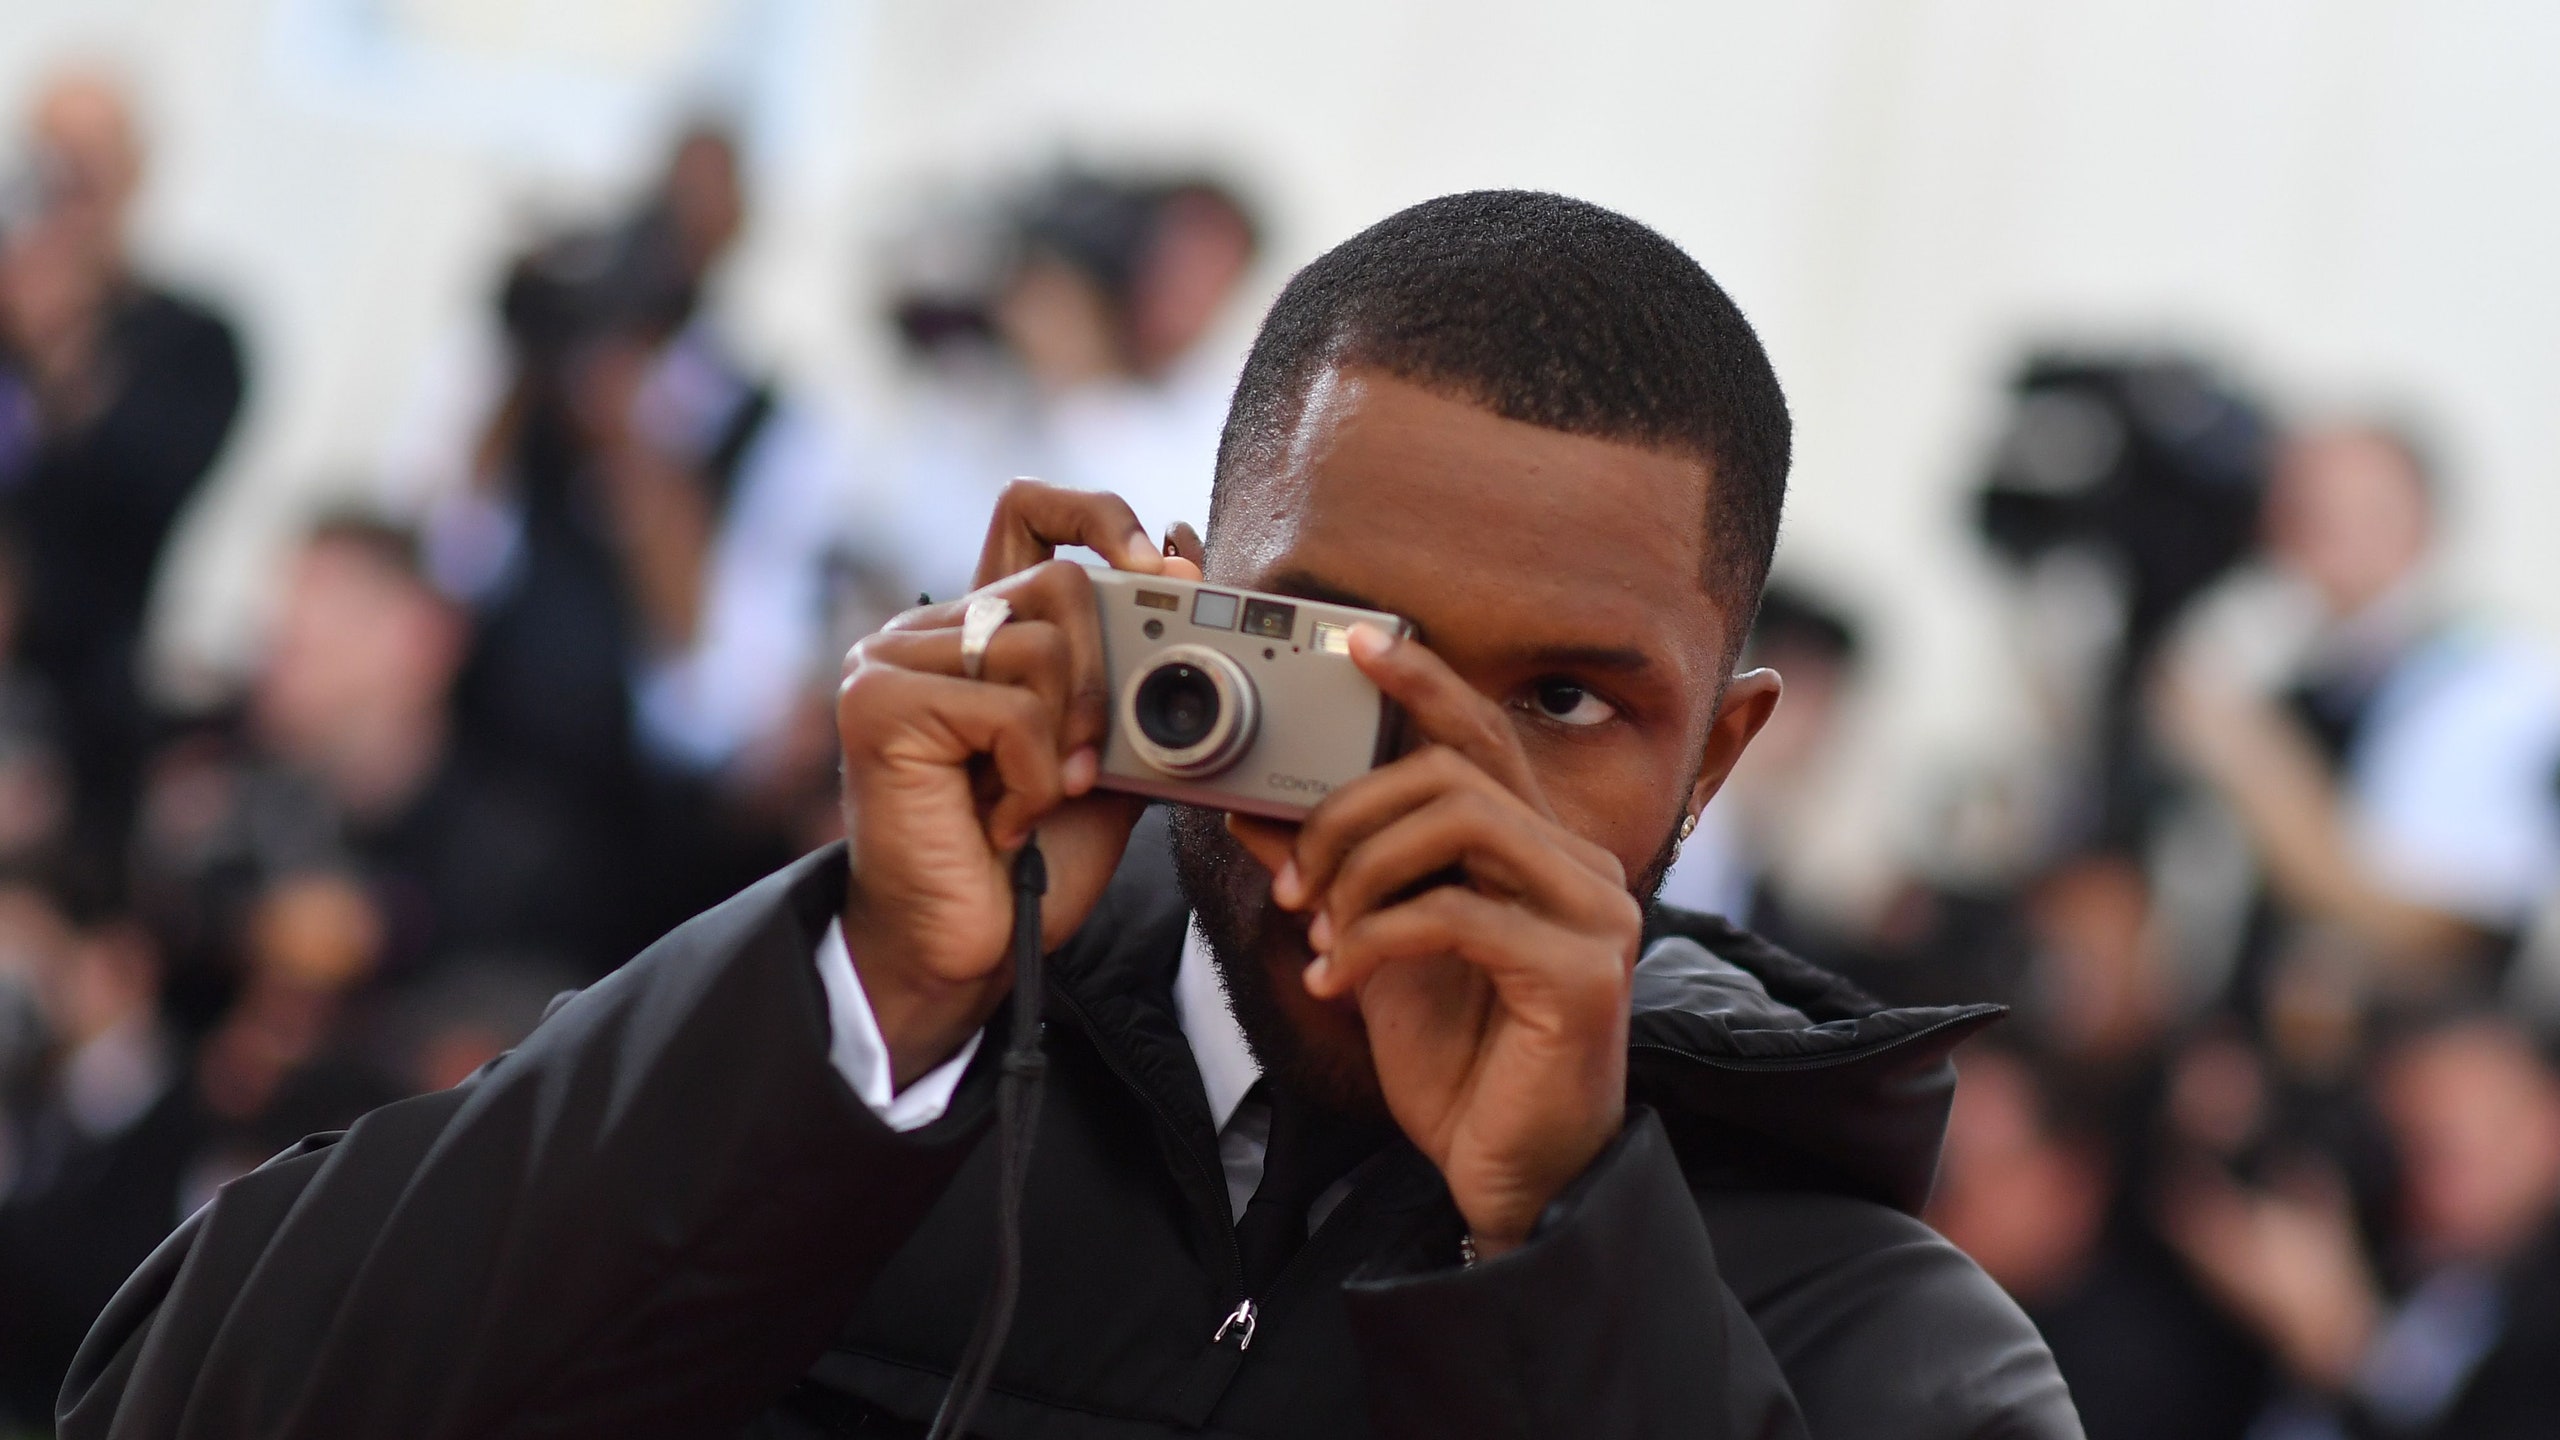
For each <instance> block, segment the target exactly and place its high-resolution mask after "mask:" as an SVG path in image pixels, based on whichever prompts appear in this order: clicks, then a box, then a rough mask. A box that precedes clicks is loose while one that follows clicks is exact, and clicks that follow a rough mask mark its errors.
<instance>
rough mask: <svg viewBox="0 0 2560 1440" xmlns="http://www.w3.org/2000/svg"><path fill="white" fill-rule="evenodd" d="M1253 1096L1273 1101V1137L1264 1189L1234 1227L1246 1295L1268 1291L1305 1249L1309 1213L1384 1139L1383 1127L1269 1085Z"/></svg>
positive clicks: (1267, 1152) (1255, 1194)
mask: <svg viewBox="0 0 2560 1440" xmlns="http://www.w3.org/2000/svg"><path fill="white" fill-rule="evenodd" d="M1254 1090H1255V1092H1256V1093H1259V1094H1261V1095H1263V1096H1266V1097H1268V1098H1269V1100H1270V1102H1271V1138H1270V1140H1269V1141H1268V1142H1267V1143H1266V1144H1265V1145H1264V1146H1263V1150H1262V1183H1261V1184H1260V1185H1257V1186H1255V1187H1254V1191H1253V1199H1252V1201H1251V1202H1249V1203H1248V1204H1247V1205H1246V1206H1245V1207H1244V1215H1243V1216H1242V1218H1240V1219H1238V1220H1237V1221H1236V1248H1237V1249H1238V1250H1239V1251H1241V1252H1243V1255H1244V1293H1245V1294H1247V1295H1260V1294H1261V1293H1262V1292H1263V1291H1264V1290H1265V1289H1267V1288H1269V1286H1270V1284H1271V1282H1272V1281H1273V1280H1274V1279H1276V1278H1278V1276H1279V1274H1280V1271H1281V1269H1282V1267H1284V1266H1286V1265H1287V1264H1288V1263H1289V1257H1290V1256H1292V1255H1295V1254H1297V1253H1298V1247H1299V1246H1301V1245H1304V1244H1305V1243H1306V1242H1307V1211H1308V1210H1309V1209H1311V1208H1313V1206H1314V1205H1315V1203H1316V1197H1317V1196H1319V1195H1322V1194H1323V1193H1324V1192H1325V1191H1326V1190H1328V1189H1330V1188H1332V1185H1333V1182H1335V1181H1336V1180H1339V1179H1341V1178H1342V1177H1343V1176H1345V1175H1347V1174H1349V1173H1351V1167H1352V1166H1354V1165H1357V1164H1359V1163H1360V1162H1361V1161H1363V1160H1365V1159H1367V1158H1368V1157H1369V1156H1370V1155H1371V1154H1372V1153H1374V1152H1375V1151H1376V1150H1377V1148H1378V1147H1379V1145H1381V1144H1382V1143H1384V1141H1385V1138H1386V1136H1385V1132H1384V1129H1383V1127H1381V1126H1378V1125H1374V1124H1363V1123H1361V1122H1359V1121H1357V1120H1348V1119H1345V1118H1343V1117H1342V1116H1340V1115H1336V1114H1334V1113H1332V1112H1331V1111H1327V1110H1320V1109H1318V1108H1316V1107H1315V1106H1313V1105H1309V1104H1307V1103H1305V1102H1304V1101H1301V1100H1298V1099H1297V1098H1296V1097H1294V1096H1292V1095H1290V1094H1289V1093H1288V1092H1286V1091H1284V1090H1280V1089H1277V1088H1275V1087H1273V1086H1271V1085H1270V1084H1269V1083H1268V1082H1257V1083H1256V1084H1255V1086H1254Z"/></svg>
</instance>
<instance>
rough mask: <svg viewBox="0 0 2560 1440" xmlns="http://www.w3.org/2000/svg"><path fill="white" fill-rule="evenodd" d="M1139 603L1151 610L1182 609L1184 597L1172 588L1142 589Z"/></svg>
mask: <svg viewBox="0 0 2560 1440" xmlns="http://www.w3.org/2000/svg"><path fill="white" fill-rule="evenodd" d="M1138 603H1139V604H1141V605H1144V606H1146V607H1147V608H1148V609H1150V610H1180V609H1181V608H1182V597H1181V596H1179V595H1176V594H1174V593H1173V592H1172V591H1170V590H1141V591H1139V592H1138Z"/></svg>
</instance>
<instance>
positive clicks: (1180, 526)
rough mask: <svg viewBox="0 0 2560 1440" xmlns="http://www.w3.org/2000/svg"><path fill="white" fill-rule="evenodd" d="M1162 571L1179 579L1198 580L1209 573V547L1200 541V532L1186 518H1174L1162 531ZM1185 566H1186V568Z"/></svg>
mask: <svg viewBox="0 0 2560 1440" xmlns="http://www.w3.org/2000/svg"><path fill="white" fill-rule="evenodd" d="M1164 554H1165V559H1166V561H1167V562H1169V563H1167V564H1166V566H1165V567H1164V573H1166V574H1167V575H1171V576H1173V577H1175V578H1176V579H1180V580H1198V579H1201V578H1203V577H1204V576H1206V575H1207V574H1208V573H1209V547H1208V546H1206V545H1204V544H1202V543H1200V532H1199V531H1197V530H1194V529H1192V528H1191V522H1190V521H1188V520H1176V521H1174V522H1173V528H1172V529H1170V530H1167V531H1166V532H1164ZM1186 567H1187V568H1186Z"/></svg>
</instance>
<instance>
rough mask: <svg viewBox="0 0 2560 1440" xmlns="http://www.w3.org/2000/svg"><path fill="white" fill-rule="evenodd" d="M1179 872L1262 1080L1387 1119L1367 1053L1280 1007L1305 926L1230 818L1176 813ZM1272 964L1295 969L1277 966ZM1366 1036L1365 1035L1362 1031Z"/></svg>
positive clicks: (1643, 886) (1648, 873)
mask: <svg viewBox="0 0 2560 1440" xmlns="http://www.w3.org/2000/svg"><path fill="white" fill-rule="evenodd" d="M1170 809H1171V812H1172V813H1171V816H1170V827H1169V828H1170V830H1171V833H1172V839H1173V869H1174V875H1175V877H1176V878H1177V879H1178V880H1179V881H1180V882H1181V885H1182V895H1183V899H1184V900H1186V901H1188V902H1189V903H1190V906H1191V913H1192V916H1193V918H1194V922H1195V923H1196V924H1198V925H1199V927H1200V934H1201V937H1202V938H1203V939H1205V940H1206V941H1208V944H1209V958H1210V960H1211V961H1212V962H1213V963H1214V964H1215V965H1216V966H1217V970H1218V979H1219V980H1220V982H1221V983H1222V984H1224V985H1225V987H1226V992H1227V1005H1228V1008H1229V1009H1230V1010H1232V1011H1233V1012H1234V1014H1235V1019H1236V1026H1237V1028H1238V1029H1240V1030H1242V1031H1243V1032H1244V1038H1245V1044H1246V1045H1248V1046H1250V1047H1251V1048H1252V1050H1253V1057H1254V1059H1255V1060H1257V1061H1259V1062H1261V1065H1262V1073H1263V1074H1265V1075H1266V1076H1269V1077H1270V1078H1271V1081H1272V1083H1273V1084H1275V1085H1278V1086H1280V1087H1281V1088H1283V1089H1285V1090H1288V1091H1289V1092H1291V1093H1292V1094H1295V1095H1299V1096H1302V1097H1304V1098H1305V1099H1307V1100H1309V1101H1311V1102H1313V1103H1315V1104H1318V1105H1321V1106H1324V1107H1325V1108H1327V1109H1331V1110H1335V1111H1338V1112H1340V1113H1342V1114H1345V1115H1355V1116H1361V1117H1383V1116H1384V1115H1385V1113H1386V1100H1385V1097H1384V1096H1383V1095H1382V1094H1381V1093H1380V1092H1379V1089H1378V1072H1377V1067H1376V1065H1375V1064H1374V1063H1373V1062H1372V1061H1371V1059H1370V1057H1369V1054H1368V1052H1367V1050H1366V1048H1365V1047H1363V1048H1361V1049H1360V1050H1358V1051H1356V1052H1355V1053H1351V1054H1343V1055H1333V1054H1326V1053H1323V1052H1322V1051H1321V1050H1319V1049H1318V1048H1317V1047H1315V1046H1312V1045H1309V1044H1308V1043H1307V1042H1306V1039H1305V1037H1304V1036H1302V1035H1301V1034H1299V1032H1298V1027H1297V1025H1296V1024H1295V1023H1294V1022H1292V1021H1291V1020H1290V1018H1289V1014H1288V1011H1287V1010H1286V1009H1284V1008H1283V1007H1282V1004H1281V1000H1280V996H1279V993H1278V990H1277V988H1276V987H1277V982H1276V981H1275V980H1274V979H1273V976H1274V975H1275V973H1280V972H1282V971H1284V970H1285V973H1286V974H1288V975H1289V976H1290V977H1291V978H1292V979H1294V978H1295V976H1296V975H1297V973H1298V971H1299V970H1300V969H1301V968H1303V967H1304V965H1305V964H1306V961H1307V960H1308V958H1309V956H1310V952H1309V951H1308V949H1307V944H1306V923H1305V919H1303V918H1302V917H1300V916H1296V915H1292V914H1290V913H1289V912H1287V911H1285V910H1282V909H1281V908H1280V907H1278V906H1277V905H1274V904H1273V903H1272V901H1271V875H1270V872H1269V871H1266V870H1264V869H1263V868H1262V866H1261V864H1260V862H1258V861H1256V860H1255V859H1254V858H1253V857H1252V856H1251V855H1250V854H1248V853H1246V851H1245V848H1244V846H1243V844H1242V843H1241V842H1239V841H1238V840H1237V839H1236V838H1235V837H1234V836H1233V835H1230V834H1228V833H1227V826H1226V817H1225V816H1224V815H1223V814H1221V813H1220V812H1218V811H1215V810H1209V809H1204V808H1202V807H1200V806H1197V805H1175V806H1172V807H1170ZM1680 839H1681V837H1680V832H1679V828H1678V820H1677V818H1676V817H1675V819H1674V821H1673V823H1672V827H1671V828H1670V829H1669V830H1668V831H1666V832H1665V834H1664V837H1663V842H1662V844H1661V845H1660V846H1658V847H1657V848H1656V849H1655V851H1654V856H1653V859H1652V860H1651V861H1650V862H1648V863H1647V864H1646V866H1645V869H1644V872H1643V873H1642V874H1641V875H1639V876H1637V877H1636V879H1635V882H1634V883H1632V884H1630V885H1628V887H1627V891H1628V893H1629V894H1631V895H1633V896H1635V897H1636V899H1637V900H1638V901H1640V902H1642V904H1643V905H1644V907H1645V910H1646V912H1647V913H1648V914H1649V913H1651V911H1652V909H1653V903H1654V897H1655V896H1656V895H1658V894H1659V893H1660V892H1661V890H1662V881H1663V878H1664V877H1665V876H1666V875H1668V874H1669V873H1670V870H1671V864H1672V862H1673V861H1674V860H1676V859H1678V858H1679V855H1680ZM1274 960H1293V961H1294V962H1295V963H1294V964H1287V965H1285V966H1284V965H1275V964H1273V963H1271V962H1272V961H1274ZM1364 1033H1365V1032H1364Z"/></svg>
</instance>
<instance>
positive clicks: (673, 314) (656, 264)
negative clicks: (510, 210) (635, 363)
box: [498, 206, 699, 375]
mask: <svg viewBox="0 0 2560 1440" xmlns="http://www.w3.org/2000/svg"><path fill="white" fill-rule="evenodd" d="M698 298H699V286H698V284H697V282H696V279H695V277H694V274H693V272H692V271H691V269H690V268H689V267H687V266H686V264H685V260H684V250H683V246H682V244H681V243H680V242H679V239H678V236H677V233H676V226H675V222H674V218H673V217H672V216H671V215H669V214H668V213H667V211H666V210H665V209H664V208H663V207H660V206H650V207H648V208H646V209H643V210H642V211H640V212H639V213H638V214H637V215H634V216H633V217H632V218H630V219H629V220H626V221H624V222H623V223H621V224H619V225H616V226H613V227H611V228H608V229H599V230H584V231H573V232H571V233H569V234H566V235H562V236H559V237H557V238H554V239H551V240H548V241H545V242H544V243H542V244H540V245H537V246H535V247H534V248H533V249H532V250H531V251H529V252H527V253H526V254H524V255H523V256H521V257H520V258H518V259H517V261H516V262H515V264H514V265H512V266H510V267H509V268H508V271H507V278H506V281H505V284H504V285H503V286H502V288H501V289H500V291H499V296H498V318H499V321H500V323H501V324H502V325H504V327H505V329H506V334H507V341H508V343H509V345H511V346H512V347H513V348H514V350H515V352H516V355H517V357H518V358H519V360H521V361H522V362H523V364H524V365H525V367H526V369H527V370H528V371H530V372H532V373H535V374H538V375H556V374H558V373H560V371H561V370H562V368H563V367H565V366H566V365H568V364H569V363H571V362H573V361H574V360H575V359H576V357H577V356H578V355H579V354H580V353H581V352H582V351H584V350H585V349H586V348H587V347H588V346H590V345H592V344H594V343H596V342H598V341H603V340H609V339H614V338H618V337H638V338H650V339H654V338H659V337H663V336H666V335H670V334H673V333H674V332H675V331H677V330H679V329H681V328H683V326H684V324H685V322H686V321H687V320H688V319H689V318H691V316H692V314H693V311H694V306H695V303H696V301H697V300H698Z"/></svg>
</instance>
